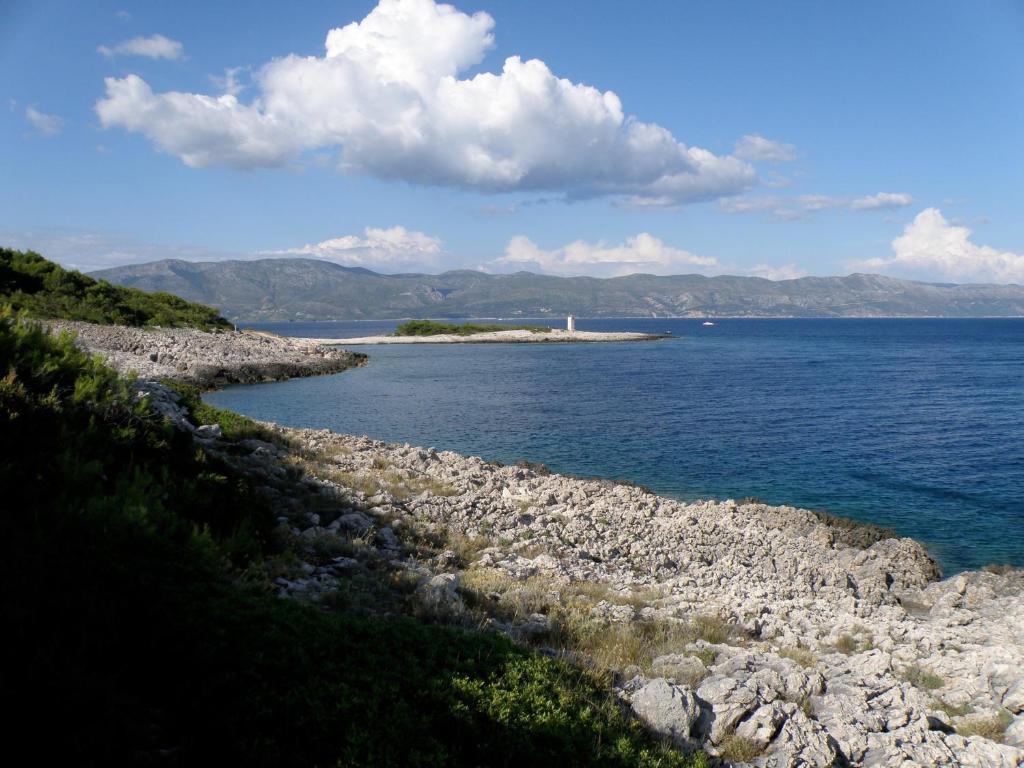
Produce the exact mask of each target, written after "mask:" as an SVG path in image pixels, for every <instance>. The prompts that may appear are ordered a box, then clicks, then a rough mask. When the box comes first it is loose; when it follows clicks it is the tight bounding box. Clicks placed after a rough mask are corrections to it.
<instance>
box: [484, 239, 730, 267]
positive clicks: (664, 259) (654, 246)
mask: <svg viewBox="0 0 1024 768" xmlns="http://www.w3.org/2000/svg"><path fill="white" fill-rule="evenodd" d="M717 265H718V262H717V261H716V260H715V259H714V258H711V257H707V256H698V255H696V254H694V253H690V252H689V251H684V250H682V249H680V248H673V247H672V246H670V245H666V244H665V243H664V242H662V241H661V240H659V239H658V238H656V237H654V236H653V235H650V234H648V233H646V232H641V233H640V234H638V235H634V236H633V237H629V238H626V240H625V242H623V243H621V244H618V245H609V244H607V243H604V242H597V243H588V242H585V241H583V240H576V241H575V242H572V243H569V244H568V245H566V246H563V247H562V248H556V249H554V250H550V251H547V250H544V249H542V248H540V247H539V246H537V245H536V244H535V243H534V242H533V241H532V240H530V239H529V238H528V237H525V236H523V235H518V236H516V237H513V238H512V239H511V240H510V241H509V243H508V246H507V247H506V248H505V254H504V255H503V256H502V257H501V258H499V259H496V260H495V261H492V262H490V264H488V265H486V266H487V267H488V268H490V269H494V270H497V271H507V270H509V269H516V270H519V269H525V270H537V271H540V272H544V273H546V274H551V275H588V276H591V277H618V276H622V275H631V274H634V273H638V272H640V273H647V274H656V275H674V274H679V273H681V272H694V271H697V272H706V271H707V269H708V268H710V267H715V266H717Z"/></svg>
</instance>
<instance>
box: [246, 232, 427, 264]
mask: <svg viewBox="0 0 1024 768" xmlns="http://www.w3.org/2000/svg"><path fill="white" fill-rule="evenodd" d="M441 254H442V248H441V241H440V240H439V239H438V238H436V237H431V236H430V235H426V234H424V233H423V232H416V231H415V230H408V229H406V228H405V227H403V226H394V227H388V228H386V229H378V228H375V227H367V228H366V229H365V230H364V232H363V237H359V236H357V235H345V236H343V237H335V238H332V239H330V240H323V241H321V242H319V243H314V244H311V245H304V246H302V247H300V248H288V249H285V250H280V251H260V252H259V253H257V256H260V257H264V256H307V257H312V258H316V259H325V260H327V261H333V262H336V263H338V264H343V265H345V266H351V267H366V268H368V269H373V270H383V271H385V272H396V271H406V270H408V271H419V270H436V269H437V268H438V266H439V262H440V256H441Z"/></svg>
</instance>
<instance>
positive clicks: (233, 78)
mask: <svg viewBox="0 0 1024 768" xmlns="http://www.w3.org/2000/svg"><path fill="white" fill-rule="evenodd" d="M244 69H245V67H228V68H227V69H225V70H224V74H223V75H210V76H209V77H210V82H211V83H213V86H214V87H215V88H217V89H218V90H219V91H220V92H221V93H225V94H228V95H229V96H237V95H238V94H240V93H241V92H242V91H244V90H245V89H246V86H245V85H243V84H242V83H240V82H239V81H238V73H239V72H242V71H243V70H244Z"/></svg>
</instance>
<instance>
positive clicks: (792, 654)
mask: <svg viewBox="0 0 1024 768" xmlns="http://www.w3.org/2000/svg"><path fill="white" fill-rule="evenodd" d="M779 656H781V657H782V658H784V659H792V660H793V661H795V662H796V663H797V664H799V665H800V666H801V667H805V668H810V667H813V666H814V665H815V664H817V663H818V657H817V656H815V655H814V651H812V650H811V649H810V648H804V647H803V646H802V645H798V646H795V647H792V648H782V649H780V650H779Z"/></svg>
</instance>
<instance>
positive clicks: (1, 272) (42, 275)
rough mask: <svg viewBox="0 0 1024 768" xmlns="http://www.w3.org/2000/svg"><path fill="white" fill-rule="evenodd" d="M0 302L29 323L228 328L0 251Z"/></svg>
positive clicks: (173, 302) (206, 315)
mask: <svg viewBox="0 0 1024 768" xmlns="http://www.w3.org/2000/svg"><path fill="white" fill-rule="evenodd" d="M0 302H4V303H8V304H10V305H12V306H13V307H14V309H16V310H24V311H25V312H27V313H28V314H30V315H32V316H33V317H40V318H56V319H59V320H84V321H86V322H90V323H116V324H119V325H134V326H144V325H159V326H163V327H165V328H180V327H189V328H200V329H202V330H207V331H209V330H214V329H218V328H219V329H225V330H230V329H231V328H232V325H231V323H229V322H228V321H227V320H225V319H224V318H223V317H221V316H220V315H219V314H218V313H217V311H216V310H215V309H212V308H210V307H207V306H204V305H202V304H196V303H193V302H191V301H185V300H184V299H181V298H178V297H177V296H172V295H171V294H169V293H159V292H158V293H149V292H146V291H140V290H138V289H137V288H127V287H125V286H121V285H114V284H113V283H109V282H107V281H106V280H96V279H94V278H91V277H89V276H88V275H83V274H82V273H81V272H75V271H70V270H66V269H64V268H62V267H60V266H59V265H57V264H54V263H53V262H52V261H48V260H47V259H44V258H43V257H42V256H40V255H39V254H38V253H35V252H33V251H14V250H11V249H9V248H0Z"/></svg>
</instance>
